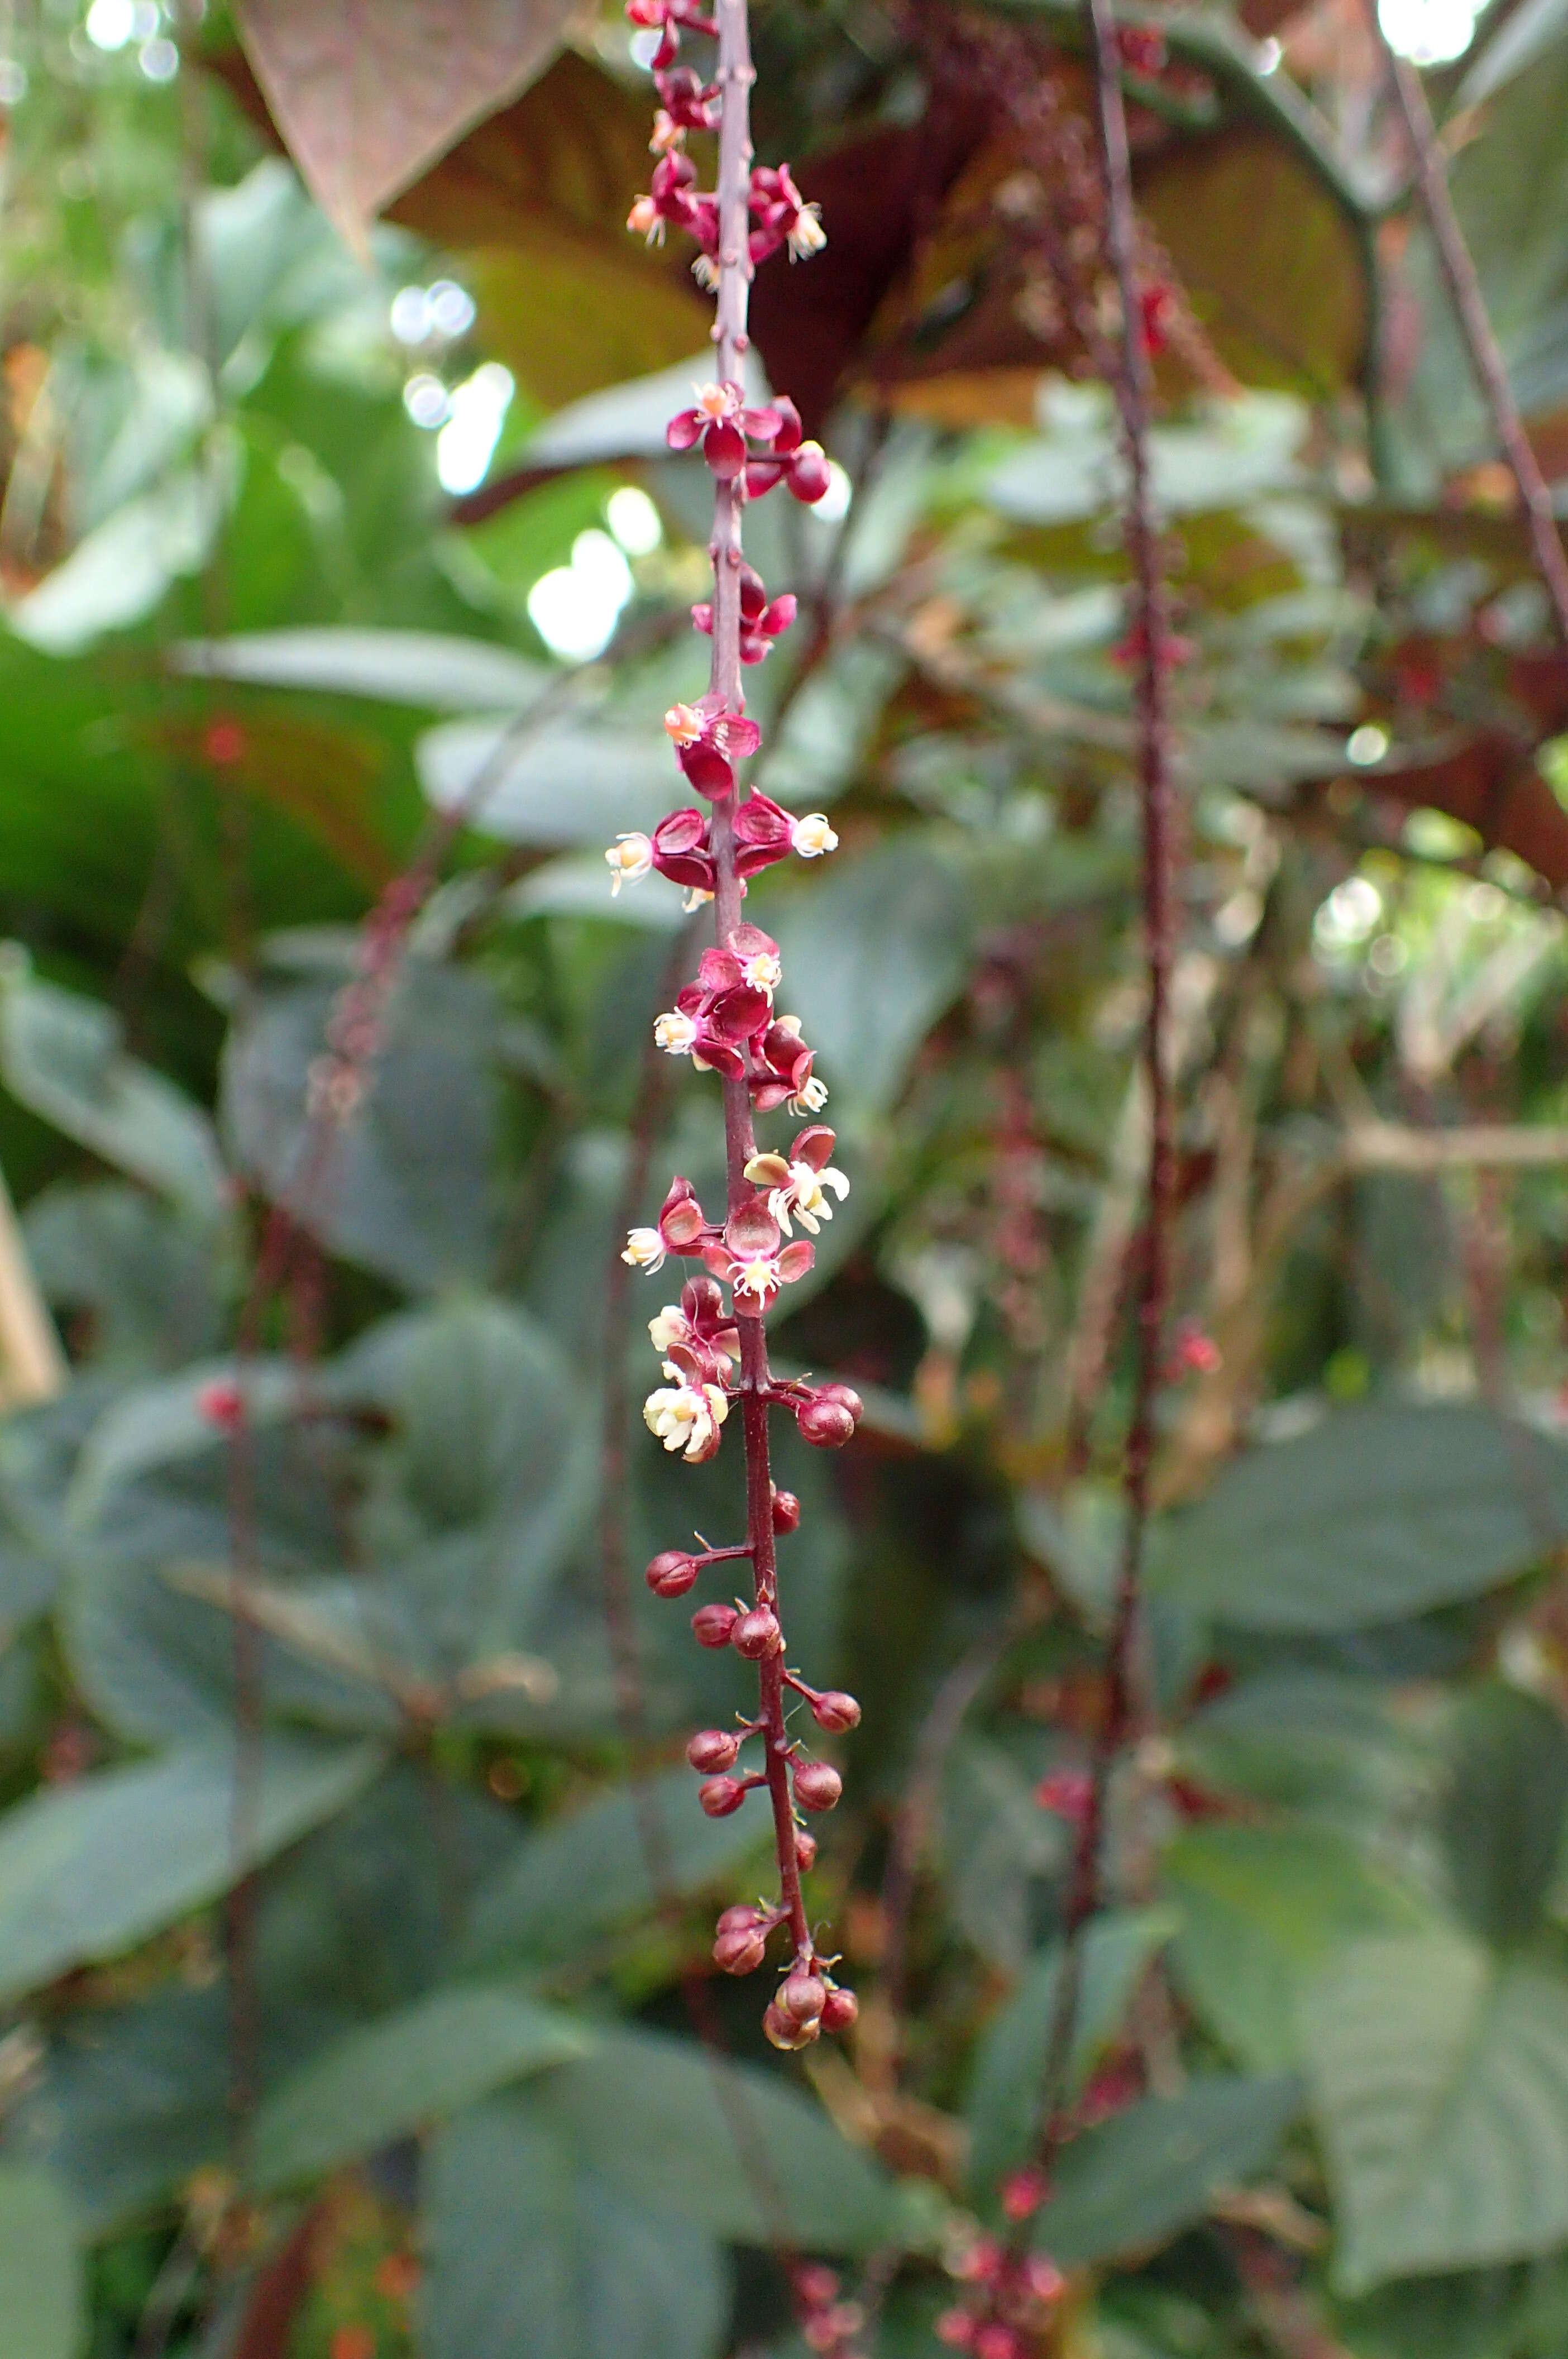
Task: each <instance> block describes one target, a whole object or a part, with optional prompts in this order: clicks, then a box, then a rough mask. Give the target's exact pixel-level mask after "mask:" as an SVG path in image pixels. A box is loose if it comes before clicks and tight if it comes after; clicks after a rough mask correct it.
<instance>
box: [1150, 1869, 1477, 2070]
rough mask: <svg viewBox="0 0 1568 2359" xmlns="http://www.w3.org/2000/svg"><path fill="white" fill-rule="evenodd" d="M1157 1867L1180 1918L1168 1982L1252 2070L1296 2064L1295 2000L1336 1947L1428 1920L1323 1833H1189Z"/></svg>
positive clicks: (1409, 1929) (1416, 1904)
mask: <svg viewBox="0 0 1568 2359" xmlns="http://www.w3.org/2000/svg"><path fill="white" fill-rule="evenodd" d="M1162 1882H1163V1885H1164V1888H1165V1890H1166V1892H1167V1893H1168V1894H1169V1895H1170V1897H1171V1900H1172V1901H1173V1902H1174V1903H1175V1906H1176V1908H1177V1910H1178V1912H1179V1914H1180V1918H1181V1929H1180V1930H1179V1932H1178V1933H1177V1936H1176V1940H1175V1942H1174V1943H1173V1945H1172V1949H1171V1960H1172V1963H1173V1964H1174V1966H1175V1969H1176V1973H1177V1978H1178V1980H1179V1981H1180V1983H1181V1986H1182V1988H1183V1990H1184V1991H1185V1993H1186V1995H1187V1996H1188V1998H1189V1999H1190V2000H1191V2002H1192V2005H1193V2006H1194V2007H1195V2008H1196V2009H1197V2011H1198V2013H1199V2014H1200V2015H1201V2016H1202V2017H1203V2018H1204V2020H1205V2021H1206V2022H1207V2023H1208V2025H1209V2026H1210V2027H1211V2028H1212V2029H1213V2030H1214V2032H1215V2033H1216V2034H1217V2035H1218V2037H1219V2038H1221V2039H1222V2040H1223V2041H1224V2042H1225V2046H1226V2047H1227V2048H1228V2049H1230V2050H1231V2052H1232V2053H1233V2054H1234V2055H1235V2056H1236V2057H1237V2058H1238V2059H1239V2060H1240V2061H1241V2062H1242V2063H1244V2064H1246V2065H1247V2066H1248V2067H1249V2068H1250V2069H1251V2070H1252V2071H1257V2072H1284V2071H1291V2070H1293V2069H1295V2067H1296V2066H1297V2065H1298V2063H1299V2061H1300V2035H1299V2029H1298V2024H1297V2006H1298V2003H1299V2001H1300V1998H1301V1993H1302V1992H1303V1991H1304V1990H1305V1989H1306V1988H1307V1986H1308V1984H1310V1983H1311V1982H1312V1979H1313V1978H1314V1977H1315V1975H1316V1974H1317V1973H1319V1972H1320V1971H1321V1970H1322V1968H1323V1966H1324V1965H1325V1964H1326V1963H1327V1962H1328V1960H1329V1958H1330V1957H1331V1955H1332V1954H1333V1952H1334V1950H1335V1949H1336V1948H1337V1947H1338V1946H1339V1945H1340V1944H1342V1943H1344V1942H1345V1941H1347V1940H1356V1939H1358V1938H1362V1937H1365V1936H1367V1935H1371V1934H1378V1933H1388V1934H1395V1933H1415V1932H1420V1931H1423V1930H1427V1928H1428V1927H1429V1926H1430V1924H1431V1922H1432V1919H1431V1916H1430V1913H1429V1912H1428V1911H1427V1910H1426V1909H1425V1908H1423V1906H1422V1904H1421V1902H1420V1901H1419V1900H1417V1899H1416V1898H1414V1897H1412V1896H1411V1895H1410V1894H1408V1893H1407V1892H1406V1891H1405V1890H1404V1889H1403V1888H1402V1886H1399V1885H1397V1884H1395V1883H1394V1882H1393V1881H1392V1879H1391V1878H1389V1877H1388V1876H1385V1875H1378V1874H1377V1872H1376V1870H1374V1869H1373V1868H1371V1867H1369V1866H1368V1865H1367V1862H1366V1861H1365V1860H1364V1859H1363V1858H1362V1856H1361V1854H1360V1853H1359V1852H1358V1851H1357V1850H1356V1847H1355V1845H1354V1844H1353V1843H1350V1842H1349V1841H1348V1840H1347V1838H1346V1837H1345V1836H1344V1835H1340V1834H1336V1833H1334V1832H1332V1831H1331V1830H1329V1829H1327V1828H1324V1827H1259V1826H1210V1827H1193V1828H1190V1829H1189V1830H1188V1831H1187V1832H1186V1833H1185V1834H1182V1835H1180V1836H1178V1838H1177V1840H1176V1841H1175V1842H1174V1843H1171V1844H1170V1845H1169V1846H1168V1847H1167V1849H1166V1851H1165V1854H1164V1855H1163V1860H1162Z"/></svg>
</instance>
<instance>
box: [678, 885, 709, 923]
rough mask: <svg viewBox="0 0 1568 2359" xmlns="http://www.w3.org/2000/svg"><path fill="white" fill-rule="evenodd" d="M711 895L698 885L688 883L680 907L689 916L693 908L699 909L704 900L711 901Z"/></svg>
mask: <svg viewBox="0 0 1568 2359" xmlns="http://www.w3.org/2000/svg"><path fill="white" fill-rule="evenodd" d="M712 899H713V895H712V894H711V893H704V892H703V890H702V886H700V885H688V886H687V887H686V891H685V895H684V897H683V898H682V900H681V908H683V909H684V910H685V912H686V915H687V916H688V917H690V916H691V912H692V910H693V909H700V908H702V904H703V902H704V901H711V900H712Z"/></svg>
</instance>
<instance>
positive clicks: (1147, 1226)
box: [1043, 0, 1176, 2160]
mask: <svg viewBox="0 0 1568 2359" xmlns="http://www.w3.org/2000/svg"><path fill="white" fill-rule="evenodd" d="M1086 8H1087V17H1088V25H1089V32H1090V37H1091V40H1092V43H1093V50H1094V92H1095V102H1096V114H1097V117H1098V123H1099V132H1100V148H1101V163H1102V166H1103V168H1104V172H1105V243H1106V247H1107V250H1108V253H1109V255H1110V260H1111V265H1112V267H1113V269H1114V270H1115V273H1116V286H1117V290H1118V292H1119V294H1120V297H1121V322H1122V324H1121V351H1120V354H1119V357H1118V366H1117V375H1116V404H1117V408H1118V409H1119V411H1120V415H1121V425H1122V439H1123V442H1124V445H1125V449H1126V454H1127V469H1128V475H1129V484H1128V496H1127V542H1128V548H1129V551H1130V555H1131V558H1132V564H1133V572H1134V576H1135V579H1136V581H1137V584H1138V615H1137V623H1136V625H1135V627H1136V631H1137V635H1138V647H1139V659H1138V779H1139V784H1140V787H1141V789H1142V803H1143V928H1144V950H1145V956H1146V959H1147V962H1148V968H1149V1012H1148V1018H1147V1023H1146V1027H1145V1033H1144V1063H1145V1069H1146V1075H1147V1086H1148V1093H1149V1181H1148V1206H1147V1212H1146V1217H1145V1222H1144V1229H1143V1236H1142V1239H1141V1250H1140V1252H1139V1255H1138V1272H1137V1373H1136V1376H1135V1380H1134V1387H1133V1403H1132V1414H1131V1419H1130V1422H1129V1425H1128V1430H1127V1449H1126V1457H1125V1465H1124V1492H1125V1498H1126V1523H1125V1527H1124V1531H1123V1538H1122V1552H1121V1561H1120V1566H1119V1569H1118V1572H1117V1579H1116V1603H1115V1608H1114V1611H1113V1614H1112V1620H1111V1631H1110V1636H1109V1639H1108V1641H1107V1645H1106V1652H1105V1704H1104V1707H1103V1712H1102V1716H1101V1720H1100V1725H1099V1728H1098V1731H1097V1733H1096V1736H1095V1743H1094V1760H1093V1765H1092V1776H1091V1780H1090V1792H1089V1800H1088V1806H1087V1809H1086V1810H1085V1812H1084V1816H1083V1823H1082V1825H1081V1827H1080V1830H1079V1834H1078V1842H1077V1845H1076V1848H1075V1853H1074V1857H1073V1870H1072V1875H1071V1878H1070V1881H1069V1886H1068V1894H1067V1902H1066V1908H1065V1912H1064V1914H1065V1927H1064V1930H1065V1937H1066V1939H1065V1947H1064V1950H1063V1955H1062V1974H1061V1978H1060V1982H1059V1984H1058V1991H1057V2003H1056V2008H1055V2013H1054V2016H1053V2018H1052V2022H1051V2043H1050V2049H1049V2052H1048V2056H1047V2061H1046V2072H1045V2090H1044V2107H1043V2119H1044V2156H1045V2158H1046V2159H1047V2160H1049V2159H1050V2158H1051V2155H1052V2154H1053V2153H1054V2151H1055V2149H1056V2147H1057V2146H1058V2145H1059V2144H1060V2141H1061V2137H1062V2127H1063V2125H1062V2110H1063V2106H1064V2103H1065V2099H1066V2094H1067V2084H1068V2078H1069V2072H1070V2069H1071V2065H1072V2058H1073V2035H1074V2028H1075V2023H1076V2017H1077V2013H1078V1994H1079V1988H1080V1985H1081V1984H1082V1981H1083V1938H1084V1935H1085V1933H1086V1931H1087V1929H1088V1927H1089V1925H1090V1924H1091V1922H1092V1921H1093V1919H1094V1917H1095V1916H1096V1914H1097V1913H1098V1911H1099V1909H1100V1908H1101V1906H1102V1903H1103V1898H1104V1865H1103V1862H1104V1851H1105V1815H1106V1798H1107V1795H1108V1791H1109V1788H1110V1781H1111V1776H1112V1772H1113V1770H1114V1769H1115V1767H1116V1760H1117V1757H1118V1756H1119V1755H1120V1753H1121V1751H1122V1749H1123V1747H1124V1746H1125V1745H1127V1743H1128V1741H1129V1740H1130V1739H1132V1738H1135V1737H1136V1736H1137V1735H1138V1734H1139V1732H1140V1730H1141V1728H1142V1726H1143V1724H1144V1723H1145V1721H1146V1720H1147V1717H1148V1712H1149V1700H1148V1675H1147V1669H1146V1664H1145V1658H1144V1632H1143V1558H1144V1545H1145V1541H1146V1538H1147V1536H1148V1529H1149V1469H1150V1463H1151V1461H1152V1459H1153V1454H1154V1412H1155V1404H1156V1401H1157V1399H1158V1397H1159V1392H1160V1370H1161V1366H1162V1363H1163V1358H1164V1328H1165V1311H1166V1303H1167V1298H1168V1295H1169V1291H1170V1243H1169V1239H1170V1228H1171V1214H1172V1212H1173V1209H1174V1201H1175V1188H1174V1181H1175V1167H1176V1154H1175V1110H1174V1105H1173V1102H1172V1093H1171V1071H1170V1067H1171V1060H1170V1056H1169V1053H1168V1041H1167V1033H1168V1029H1169V1020H1170V1006H1171V959H1172V942H1173V935H1174V925H1173V916H1174V895H1173V891H1172V866H1173V849H1174V847H1173V843H1172V833H1173V825H1172V821H1173V814H1172V810H1171V758H1170V738H1169V730H1168V726H1167V720H1166V710H1165V701H1166V700H1165V647H1166V639H1167V636H1168V618H1167V612H1166V597H1165V585H1164V581H1163V578H1162V575H1161V569H1160V537H1159V530H1158V527H1157V524H1156V521H1155V515H1154V498H1153V484H1152V481H1151V477H1150V471H1149V396H1150V383H1149V354H1148V350H1147V347H1146V344H1145V341H1144V334H1143V321H1142V313H1141V310H1140V309H1139V303H1138V283H1137V277H1136V274H1135V270H1134V259H1133V256H1134V239H1135V223H1134V213H1133V199H1132V169H1131V163H1130V159H1129V157H1128V152H1127V115H1126V113H1125V110H1124V108H1123V104H1122V85H1121V63H1120V59H1119V57H1118V54H1117V49H1116V20H1115V18H1114V16H1113V15H1112V12H1111V5H1110V0H1086Z"/></svg>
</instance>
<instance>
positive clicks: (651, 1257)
mask: <svg viewBox="0 0 1568 2359" xmlns="http://www.w3.org/2000/svg"><path fill="white" fill-rule="evenodd" d="M621 1259H622V1260H623V1261H625V1262H629V1263H630V1264H631V1266H632V1267H633V1269H646V1270H647V1272H648V1276H649V1277H652V1276H653V1273H654V1271H655V1270H656V1269H662V1268H663V1267H664V1239H663V1238H662V1237H661V1236H660V1235H659V1231H658V1230H657V1229H628V1230H627V1232H626V1250H625V1251H624V1252H623V1254H622V1255H621Z"/></svg>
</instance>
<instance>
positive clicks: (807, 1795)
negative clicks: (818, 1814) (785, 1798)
mask: <svg viewBox="0 0 1568 2359" xmlns="http://www.w3.org/2000/svg"><path fill="white" fill-rule="evenodd" d="M843 1791H844V1779H843V1778H842V1777H840V1776H839V1774H838V1771H837V1770H836V1769H834V1768H833V1767H830V1766H829V1764H828V1763H827V1762H825V1761H797V1763H796V1764H795V1799H796V1800H797V1801H798V1802H799V1803H800V1808H801V1809H802V1810H832V1809H833V1804H834V1803H835V1802H836V1801H837V1799H838V1798H839V1796H840V1795H841V1794H842V1793H843Z"/></svg>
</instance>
